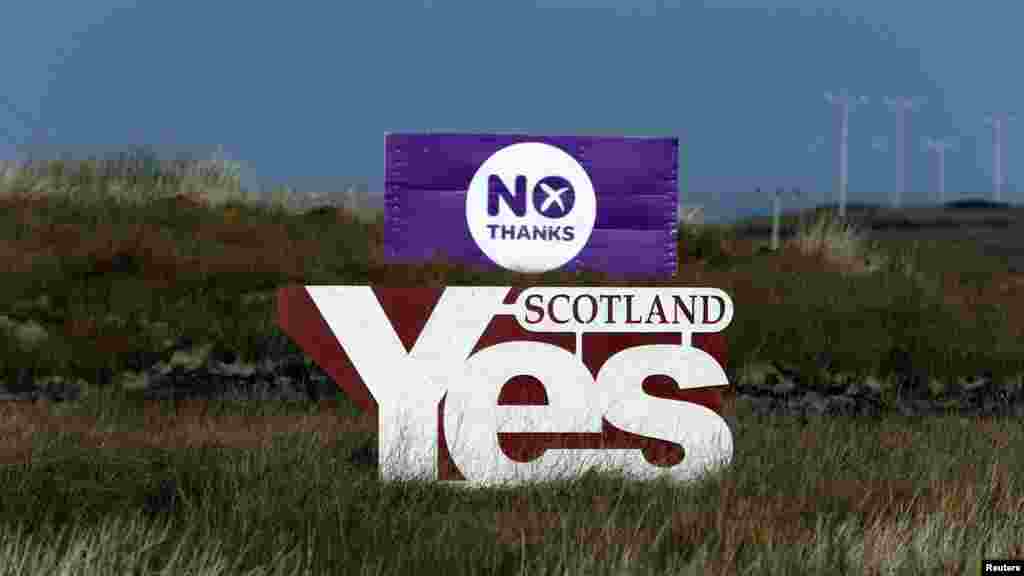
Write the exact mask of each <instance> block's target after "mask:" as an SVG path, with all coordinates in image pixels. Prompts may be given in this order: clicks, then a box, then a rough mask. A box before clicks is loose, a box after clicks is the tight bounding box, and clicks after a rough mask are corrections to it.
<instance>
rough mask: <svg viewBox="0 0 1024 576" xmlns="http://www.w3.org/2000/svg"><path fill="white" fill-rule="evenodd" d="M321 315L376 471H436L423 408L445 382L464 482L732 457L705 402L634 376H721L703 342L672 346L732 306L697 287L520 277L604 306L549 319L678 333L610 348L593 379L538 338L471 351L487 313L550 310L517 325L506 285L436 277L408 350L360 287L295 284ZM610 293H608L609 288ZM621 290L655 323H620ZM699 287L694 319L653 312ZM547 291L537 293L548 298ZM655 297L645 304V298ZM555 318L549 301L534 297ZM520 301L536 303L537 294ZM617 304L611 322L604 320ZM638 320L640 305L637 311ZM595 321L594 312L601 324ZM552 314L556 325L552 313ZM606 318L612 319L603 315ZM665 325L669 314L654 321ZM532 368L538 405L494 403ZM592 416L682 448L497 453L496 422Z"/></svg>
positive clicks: (529, 427)
mask: <svg viewBox="0 0 1024 576" xmlns="http://www.w3.org/2000/svg"><path fill="white" fill-rule="evenodd" d="M306 290H307V292H308V293H309V295H310V297H311V299H312V300H313V302H314V304H315V305H316V307H317V308H318V309H319V311H320V314H321V316H322V317H323V318H324V320H325V321H326V323H327V325H328V326H329V327H330V329H331V331H332V332H333V333H334V336H335V337H336V338H337V339H338V342H340V344H341V346H342V348H343V349H344V350H345V353H346V354H347V355H348V357H349V358H350V360H351V362H352V364H353V366H354V367H355V369H356V371H357V372H358V373H359V375H360V377H361V378H362V379H363V381H364V382H365V383H366V386H367V388H369V390H370V393H371V394H372V395H373V397H374V398H375V399H376V401H377V404H378V406H379V412H378V417H379V422H380V438H379V449H380V451H379V453H380V467H381V477H382V478H383V479H384V480H397V479H407V478H428V479H436V478H437V477H438V476H437V474H438V471H437V445H438V438H437V425H438V422H437V407H438V404H439V402H440V401H441V399H442V397H444V396H445V394H447V399H446V401H445V411H444V416H443V417H444V430H445V441H446V443H447V445H448V448H449V451H450V453H451V456H452V459H453V460H454V463H455V464H456V466H457V467H458V468H459V470H461V471H462V473H463V475H464V476H465V477H466V479H467V483H468V484H469V485H475V486H487V485H495V484H506V483H513V484H514V483H519V482H528V481H539V480H550V479H555V478H564V477H567V476H575V475H579V474H580V473H582V472H584V471H586V470H588V469H593V468H598V469H615V470H619V471H623V472H625V473H626V474H628V475H630V476H633V477H637V478H653V477H657V476H662V475H666V474H667V475H669V476H670V477H672V478H674V479H677V480H684V481H685V480H690V479H693V478H695V477H697V476H699V475H701V474H702V473H704V472H707V471H711V470H712V469H714V468H717V467H719V466H722V465H725V464H728V463H729V462H731V460H732V452H733V443H732V434H731V432H730V430H729V427H728V425H727V424H726V423H725V421H724V420H722V418H721V417H720V416H719V415H718V414H716V413H715V412H714V411H713V410H710V409H708V408H706V407H704V406H701V405H699V404H694V403H689V402H682V401H678V400H668V399H663V398H656V397H653V396H649V395H647V394H645V393H644V392H643V390H642V387H641V384H642V382H643V380H644V379H645V378H646V377H648V376H655V375H664V376H669V377H671V378H672V379H673V380H675V382H676V384H677V385H678V386H679V387H680V388H683V389H689V388H705V387H711V386H727V385H728V384H729V381H728V378H727V377H726V375H725V372H724V370H723V369H722V367H721V365H719V364H718V362H717V361H716V360H715V359H714V357H712V356H711V355H710V354H708V353H706V352H704V351H703V350H701V349H699V348H695V347H693V346H688V345H686V344H687V343H688V342H689V340H688V336H689V334H690V333H692V332H717V331H719V330H721V329H723V328H724V327H725V326H726V325H728V323H729V321H731V318H732V302H731V300H730V299H729V297H728V295H726V294H725V293H724V292H722V291H720V290H716V289H711V288H564V289H563V288H548V287H545V288H532V289H530V290H528V291H527V292H529V293H531V298H534V299H535V298H542V297H543V296H544V295H546V294H557V295H560V296H564V300H565V301H566V302H567V303H568V301H569V297H568V296H567V295H566V293H567V292H568V293H572V294H576V295H577V296H579V295H580V294H581V293H582V295H583V296H585V297H586V298H589V300H587V302H593V303H595V305H597V303H599V302H605V303H606V304H607V307H606V308H605V309H601V310H597V309H596V308H595V309H594V311H593V314H592V315H590V321H596V322H597V323H598V324H599V326H597V327H596V328H595V327H587V326H582V325H579V324H578V323H577V324H574V325H573V327H570V328H566V327H564V326H563V327H559V328H558V330H560V331H576V332H577V342H579V338H578V334H579V332H581V331H586V330H588V329H597V330H603V331H610V330H612V328H614V331H618V332H630V331H642V332H652V331H657V330H656V329H657V328H658V327H659V324H660V325H661V326H662V328H661V330H660V331H676V332H682V333H684V336H685V337H684V345H683V346H676V345H645V346H636V347H633V348H628V349H626V350H623V351H621V352H619V353H617V354H614V355H613V356H611V357H610V358H609V359H608V360H607V361H606V362H605V363H604V365H603V366H602V367H601V369H600V371H599V372H598V375H597V378H596V380H595V379H594V378H593V377H592V376H591V373H590V372H589V371H588V370H587V368H586V366H584V364H583V363H582V362H581V360H580V358H579V357H578V354H579V353H580V347H579V346H578V345H577V348H576V350H577V355H574V354H573V353H571V352H568V351H567V350H565V349H562V348H560V347H558V346H554V345H551V344H545V343H540V342H523V341H520V342H504V343H500V344H495V345H493V346H489V347H487V348H484V349H482V350H480V351H478V352H476V353H473V352H472V351H473V348H474V347H475V345H476V343H477V341H478V340H479V339H480V337H481V336H482V335H483V333H484V331H485V330H486V329H487V327H488V325H489V324H490V322H491V319H492V318H494V316H496V315H499V314H511V315H515V316H516V317H517V319H518V321H519V322H520V325H521V326H523V328H525V329H527V330H531V331H535V332H536V331H555V328H553V327H552V325H551V323H550V321H546V322H540V323H538V325H543V326H544V327H538V326H536V325H535V326H531V325H530V324H531V323H530V322H528V321H524V318H525V317H527V316H528V314H524V313H523V311H522V304H521V303H522V302H523V301H524V300H526V298H525V297H524V296H523V295H521V296H520V298H519V299H518V301H517V302H516V304H511V305H507V304H504V299H505V297H506V295H507V294H508V293H509V290H510V288H508V287H448V288H446V289H445V291H444V292H443V293H442V295H441V298H440V300H439V301H438V303H437V305H436V306H435V308H434V310H433V312H432V313H431V315H430V317H429V319H428V320H427V323H426V325H425V326H424V328H423V331H422V332H421V334H420V336H419V338H418V340H417V341H416V342H415V344H414V345H413V346H412V349H411V351H408V352H407V351H406V349H405V346H404V345H403V344H402V342H401V340H400V339H399V337H398V335H397V334H396V332H395V330H394V327H393V326H392V324H391V322H390V320H389V319H388V317H387V315H386V314H385V312H384V310H383V308H382V306H381V304H380V302H379V301H378V299H377V297H376V296H375V295H374V293H373V290H372V288H371V287H369V286H307V287H306ZM610 293H614V294H612V295H609V294H610ZM709 295H710V298H713V299H716V301H719V302H721V306H722V310H721V312H722V313H721V315H720V316H719V319H718V320H716V321H714V322H710V321H708V320H707V317H708V306H709V304H708V303H709V301H710V300H709ZM634 297H639V299H640V300H642V301H643V302H645V303H648V304H651V306H650V307H648V306H644V307H643V308H644V309H645V310H647V309H648V308H649V309H650V310H651V311H652V314H651V315H650V316H649V317H648V319H650V318H653V317H654V314H653V311H654V308H655V307H657V308H658V309H659V310H658V311H659V312H660V315H659V318H660V319H661V320H662V322H660V323H659V322H654V323H653V324H654V327H653V328H652V323H651V322H646V323H643V322H634V323H630V322H624V323H623V319H624V318H625V319H629V318H630V316H632V315H633V305H634V303H635V302H634ZM687 298H689V299H690V302H691V303H693V304H696V302H697V301H698V298H702V299H703V303H704V310H703V317H704V319H705V325H703V326H701V325H699V324H698V323H697V322H695V320H694V318H693V316H694V314H693V313H692V309H691V310H689V312H691V313H690V314H688V315H687V314H684V316H687V317H686V318H685V319H684V321H683V322H682V323H681V324H680V323H679V319H678V314H676V315H675V317H676V320H675V322H676V324H671V323H670V322H669V321H668V320H667V318H668V316H669V313H668V312H665V309H664V305H663V301H669V300H671V301H674V302H675V303H676V305H677V307H676V312H678V311H679V310H680V308H679V303H680V302H683V303H685V301H686V300H687ZM555 301H556V298H550V299H548V302H550V303H552V304H553V303H554V302H555ZM655 305H656V306H655ZM547 310H548V311H549V313H550V315H551V317H556V315H555V314H554V309H553V307H552V306H551V305H549V307H548V308H547ZM530 311H531V312H534V313H537V312H541V313H543V311H544V308H543V307H536V306H535V307H533V308H531V309H530ZM616 316H617V317H618V318H619V320H618V322H620V324H617V323H616V322H614V321H613V322H608V320H609V319H614V318H615V317H616ZM641 319H642V316H641ZM602 322H603V324H601V323H602ZM556 324H564V322H562V321H558V322H556ZM609 324H615V326H614V327H609ZM666 324H671V325H668V326H666ZM520 375H527V376H532V377H534V378H536V379H537V380H539V381H540V382H541V383H542V384H544V387H545V390H546V392H547V396H548V405H546V406H499V405H498V397H499V395H500V393H501V390H502V387H503V386H504V385H505V384H506V383H507V382H508V381H509V380H510V379H512V378H513V377H515V376H520ZM602 418H604V419H606V420H607V421H608V422H609V423H610V424H612V425H613V426H615V427H616V428H618V429H620V430H623V431H626V432H631V433H633V434H638V435H642V436H646V437H650V438H656V439H660V440H666V441H669V442H673V443H676V444H679V445H680V446H682V447H683V450H684V451H685V458H684V460H683V461H682V462H681V463H679V464H677V465H675V466H672V467H668V468H663V467H659V466H655V465H652V464H650V463H648V462H647V461H646V460H645V459H644V458H643V455H642V453H641V452H640V451H639V450H637V449H602V450H596V449H585V450H584V449H565V450H557V449H552V450H548V451H546V452H545V453H544V454H543V455H542V456H540V457H539V458H536V459H535V460H533V461H530V462H526V463H521V462H516V461H514V460H511V459H510V458H508V457H506V456H505V455H504V453H503V452H502V450H501V448H500V447H499V445H498V436H497V434H498V433H499V432H502V433H515V432H552V433H600V432H601V429H602Z"/></svg>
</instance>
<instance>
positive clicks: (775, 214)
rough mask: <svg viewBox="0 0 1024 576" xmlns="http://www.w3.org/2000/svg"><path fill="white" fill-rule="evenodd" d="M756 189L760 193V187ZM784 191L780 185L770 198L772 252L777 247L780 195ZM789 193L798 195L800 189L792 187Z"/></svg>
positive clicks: (780, 212)
mask: <svg viewBox="0 0 1024 576" xmlns="http://www.w3.org/2000/svg"><path fill="white" fill-rule="evenodd" d="M756 191H757V193H758V194H760V193H761V189H760V188H757V189H756ZM784 193H785V190H783V188H782V187H781V186H780V187H778V188H776V189H775V196H774V197H773V198H772V244H771V246H772V251H773V252H774V251H776V250H778V249H779V220H780V219H781V216H782V195H783V194H784ZM791 194H792V195H793V197H794V198H796V197H799V196H800V190H799V189H798V188H793V191H792V192H791Z"/></svg>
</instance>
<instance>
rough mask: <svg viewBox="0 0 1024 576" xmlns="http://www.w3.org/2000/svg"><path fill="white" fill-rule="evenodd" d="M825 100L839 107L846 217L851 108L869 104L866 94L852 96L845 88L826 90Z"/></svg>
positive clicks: (842, 196) (842, 212) (842, 201)
mask: <svg viewBox="0 0 1024 576" xmlns="http://www.w3.org/2000/svg"><path fill="white" fill-rule="evenodd" d="M825 100H827V101H828V103H829V104H834V105H836V106H838V107H839V111H840V117H839V118H840V119H839V217H840V218H844V217H846V184H847V181H848V180H849V178H848V176H849V167H848V161H847V157H848V154H847V152H848V150H847V146H848V142H849V139H850V109H851V108H853V107H855V106H856V105H857V104H867V103H868V99H867V97H866V96H850V94H849V93H848V92H847V91H846V90H843V91H842V92H841V93H839V94H833V93H832V92H825Z"/></svg>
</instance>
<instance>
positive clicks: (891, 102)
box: [885, 96, 924, 208]
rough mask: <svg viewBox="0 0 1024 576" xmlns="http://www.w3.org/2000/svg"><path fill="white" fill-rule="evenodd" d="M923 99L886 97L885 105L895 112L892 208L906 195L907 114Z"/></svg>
mask: <svg viewBox="0 0 1024 576" xmlns="http://www.w3.org/2000/svg"><path fill="white" fill-rule="evenodd" d="M923 103H924V99H923V98H908V97H905V96H896V97H893V98H889V97H886V99H885V104H886V106H888V107H889V109H890V110H892V111H894V112H896V174H897V176H896V178H897V180H898V182H897V188H896V195H895V197H894V198H893V199H892V201H893V206H894V207H895V208H899V207H900V205H901V204H902V202H903V196H904V195H905V194H906V193H907V156H908V154H907V149H908V143H909V141H910V139H909V138H907V112H908V111H916V110H917V109H918V107H920V105H921V104H923Z"/></svg>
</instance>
